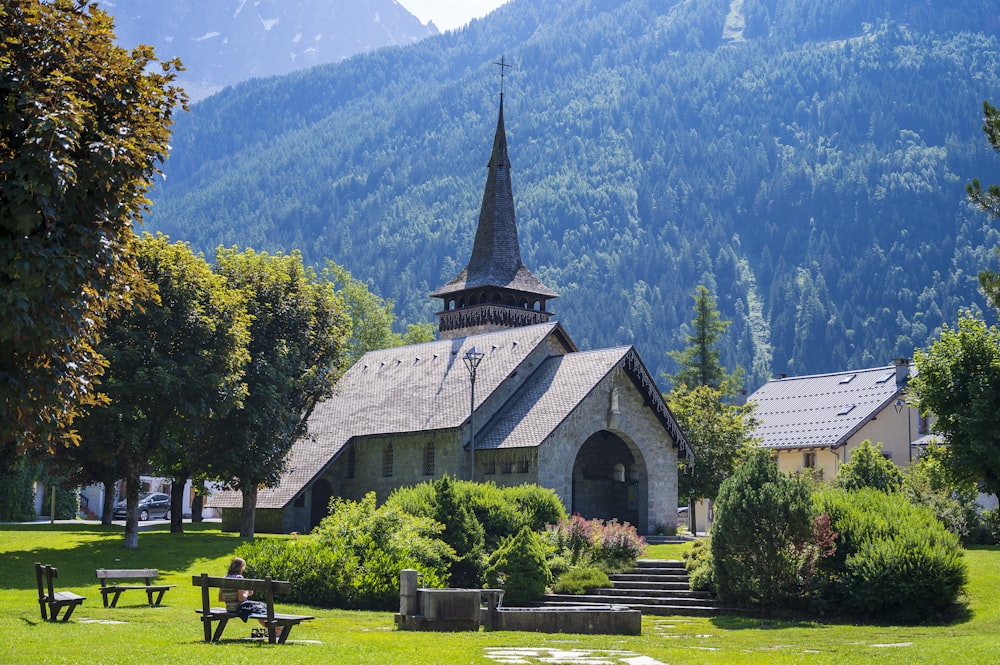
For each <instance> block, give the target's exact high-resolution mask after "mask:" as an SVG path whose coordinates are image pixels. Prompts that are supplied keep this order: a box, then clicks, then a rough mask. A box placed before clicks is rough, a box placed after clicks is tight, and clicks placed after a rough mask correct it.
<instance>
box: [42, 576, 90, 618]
mask: <svg viewBox="0 0 1000 665" xmlns="http://www.w3.org/2000/svg"><path fill="white" fill-rule="evenodd" d="M57 577H59V571H58V570H57V569H56V567H55V566H48V565H43V564H40V563H36V564H35V578H36V579H37V580H38V607H39V608H40V609H41V611H42V621H56V620H57V619H58V618H59V612H60V611H62V609H63V608H66V614H64V615H63V618H62V620H63V621H69V617H70V615H72V614H73V610H75V609H76V606H77V605H79V604H80V603H82V602H83V601H84V600H86V597H85V596H78V595H76V594H75V593H73V592H72V591H54V590H53V589H52V580H54V579H55V578H57ZM43 578H44V579H43Z"/></svg>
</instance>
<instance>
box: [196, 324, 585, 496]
mask: <svg viewBox="0 0 1000 665" xmlns="http://www.w3.org/2000/svg"><path fill="white" fill-rule="evenodd" d="M551 336H555V337H556V338H557V340H558V343H559V344H561V345H562V347H563V348H564V349H565V350H566V351H576V347H575V345H574V344H573V342H572V340H570V339H569V337H568V336H567V335H566V333H565V332H564V331H563V329H562V327H561V326H560V325H559V324H558V323H545V324H539V325H533V326H523V327H520V328H511V329H507V330H503V331H499V332H490V333H483V334H480V335H471V336H469V337H463V338H456V339H447V340H439V341H435V342H428V343H425V344H413V345H410V346H402V347H395V348H390V349H382V350H379V351H370V352H368V353H366V354H365V355H364V356H362V357H361V359H360V360H358V362H356V363H355V364H354V366H353V367H351V368H350V369H349V370H348V371H347V372H346V373H345V374H344V376H343V377H341V379H340V381H338V382H337V385H336V386H335V388H334V393H333V396H331V397H330V398H328V399H326V400H323V401H322V402H320V403H319V404H317V405H316V408H315V410H314V411H313V413H312V415H311V417H310V418H309V428H308V434H307V435H306V436H305V437H303V438H301V439H299V440H298V441H297V442H296V443H295V444H294V445H293V446H292V449H291V451H290V452H289V455H288V459H287V469H288V470H287V471H286V473H285V474H284V475H283V477H282V479H281V484H280V485H278V486H277V487H273V488H265V489H262V490H260V491H259V493H258V496H257V505H258V507H260V508H281V507H284V506H285V505H287V504H288V503H289V502H290V501H291V500H292V499H294V498H295V496H296V495H297V494H298V493H299V492H300V491H301V490H302V489H303V488H304V487H306V486H307V485H308V484H309V483H310V482H311V481H312V480H313V478H315V477H316V476H317V475H319V474H320V473H322V471H323V470H324V469H325V468H326V467H327V466H328V465H329V464H330V463H331V462H332V461H333V460H334V459H336V457H337V455H339V453H340V451H341V450H343V449H344V447H345V446H346V445H347V443H348V442H349V441H350V440H351V439H352V438H354V437H360V436H374V435H386V434H403V433H408V432H421V431H428V430H443V429H450V428H457V427H461V426H462V425H463V424H464V423H465V421H466V420H467V419H468V417H469V373H468V370H467V369H466V367H465V364H464V362H463V361H462V357H463V356H464V355H465V352H466V351H467V350H468V349H470V348H472V347H473V346H476V347H479V349H480V350H481V351H483V352H484V353H485V354H486V355H485V357H484V358H483V361H482V363H481V364H480V365H479V369H478V372H477V375H476V407H477V408H478V407H479V406H480V405H481V404H482V403H483V402H484V401H486V400H487V399H489V397H490V396H491V395H492V394H493V393H494V391H496V389H497V388H498V387H499V386H500V384H501V383H502V382H503V381H504V380H505V379H507V378H508V377H509V376H511V375H512V374H513V373H514V372H516V371H517V369H518V368H519V367H520V366H521V364H522V363H523V362H524V361H525V359H526V358H527V357H528V356H529V354H531V352H532V351H533V350H535V349H536V348H537V347H538V346H539V345H541V344H543V343H544V342H545V340H546V339H548V338H549V337H551ZM476 447H477V448H478V447H480V446H479V443H478V442H477V446H476ZM211 505H212V506H213V507H217V508H233V507H239V506H240V505H242V498H241V496H240V494H239V493H237V492H221V493H219V494H217V495H215V496H214V497H212V500H211Z"/></svg>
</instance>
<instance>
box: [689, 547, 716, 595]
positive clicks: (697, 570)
mask: <svg viewBox="0 0 1000 665" xmlns="http://www.w3.org/2000/svg"><path fill="white" fill-rule="evenodd" d="M682 556H683V557H684V569H685V570H687V572H688V584H689V586H690V587H691V589H692V590H694V591H708V592H710V593H715V592H716V588H715V564H714V562H713V561H712V546H711V541H706V540H696V541H694V542H693V543H692V544H691V547H690V548H689V549H686V550H684V554H683V555H682Z"/></svg>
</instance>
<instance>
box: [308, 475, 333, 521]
mask: <svg viewBox="0 0 1000 665" xmlns="http://www.w3.org/2000/svg"><path fill="white" fill-rule="evenodd" d="M311 493H312V496H311V497H310V499H311V501H310V503H309V528H310V529H313V528H315V527H316V526H318V525H319V523H320V520H322V519H323V518H324V517H326V516H327V515H329V514H330V497H331V496H332V494H333V492H332V490H331V488H330V483H329V482H327V481H326V480H325V479H324V478H320V479H319V480H317V481H316V482H315V483H313V486H312V490H311Z"/></svg>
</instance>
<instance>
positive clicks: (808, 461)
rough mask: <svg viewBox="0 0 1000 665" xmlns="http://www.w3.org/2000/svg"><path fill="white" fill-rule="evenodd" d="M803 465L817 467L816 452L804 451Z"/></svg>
mask: <svg viewBox="0 0 1000 665" xmlns="http://www.w3.org/2000/svg"><path fill="white" fill-rule="evenodd" d="M802 467H803V468H805V469H815V468H816V453H804V454H803V455H802Z"/></svg>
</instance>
